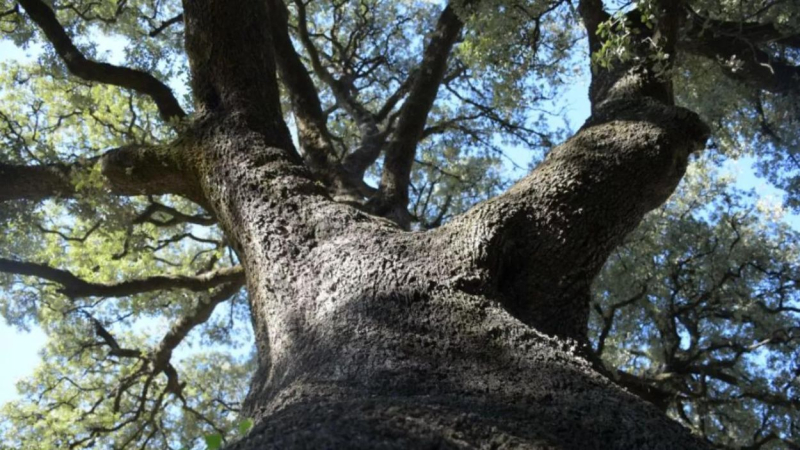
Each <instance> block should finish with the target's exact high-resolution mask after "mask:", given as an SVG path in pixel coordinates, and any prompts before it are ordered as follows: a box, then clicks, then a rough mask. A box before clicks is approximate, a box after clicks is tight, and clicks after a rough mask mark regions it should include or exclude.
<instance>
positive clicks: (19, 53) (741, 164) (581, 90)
mask: <svg viewBox="0 0 800 450" xmlns="http://www.w3.org/2000/svg"><path fill="white" fill-rule="evenodd" d="M100 42H101V45H100V48H99V50H101V52H104V51H106V50H107V51H108V52H109V53H107V55H108V56H109V59H110V60H111V61H112V62H113V60H114V59H116V58H115V57H114V56H115V55H114V53H116V52H117V51H119V50H121V49H122V48H123V47H124V42H123V41H120V40H101V41H100ZM40 51H41V50H40V47H36V46H33V47H31V48H30V49H29V50H21V49H19V48H17V47H15V46H14V45H13V44H12V43H10V42H8V41H3V40H0V62H2V61H9V60H30V59H32V58H33V57H35V55H36V54H37V53H39V52H40ZM118 55H119V53H117V56H118ZM170 84H171V85H173V87H174V88H176V89H177V90H179V91H184V90H185V87H184V86H176V84H177V83H175V82H174V80H173V82H172V83H170ZM587 90H588V83H587V82H586V80H577V82H575V83H573V84H572V86H571V87H570V88H569V89H568V90H567V91H566V92H565V93H564V95H563V96H561V97H560V98H559V99H558V100H557V104H556V105H554V108H553V110H559V109H561V107H563V108H564V111H565V116H566V119H567V120H568V122H569V124H570V126H571V127H572V128H577V127H578V126H579V125H580V124H581V123H582V122H583V121H584V120H585V118H586V117H587V116H588V114H589V103H588V99H587V94H586V93H587ZM508 156H509V157H510V158H511V159H512V160H514V162H515V163H516V164H518V165H519V166H522V167H526V166H527V164H528V162H529V160H530V156H531V155H530V154H529V153H528V152H526V151H524V150H522V149H509V150H508ZM752 162H753V160H752V159H742V160H739V161H729V162H728V163H726V166H725V168H724V170H725V171H730V172H732V173H734V174H736V175H737V186H738V187H740V188H742V189H754V190H755V191H756V193H757V194H758V195H759V196H760V197H772V198H774V199H775V201H779V200H780V198H781V197H782V191H780V190H778V189H775V188H774V187H772V186H770V185H769V184H768V183H766V182H765V181H764V180H761V179H759V178H757V177H756V176H755V175H754V172H753V170H752V168H751V166H752ZM508 169H509V170H510V171H513V169H512V166H511V164H508ZM515 172H516V173H515V175H516V176H519V175H521V173H519V172H518V171H515ZM787 221H789V223H791V224H792V226H793V227H794V228H795V229H800V220H798V217H797V216H794V215H790V216H787ZM162 325H163V326H164V327H165V326H166V325H165V324H162ZM159 334H160V333H159ZM45 341H46V336H45V335H44V333H43V332H42V331H41V330H39V329H38V328H33V329H32V330H31V331H30V332H24V331H20V330H17V329H15V328H12V327H9V326H8V325H7V324H6V323H5V321H4V320H2V319H0V362H2V364H3V367H2V369H0V405H2V404H4V403H5V402H7V401H8V400H12V399H14V398H16V397H17V393H16V388H15V383H16V381H17V380H19V379H20V378H22V377H25V376H27V375H30V374H31V373H32V372H33V370H34V368H35V367H36V364H37V363H38V361H39V352H40V350H41V349H42V347H43V346H44V344H45Z"/></svg>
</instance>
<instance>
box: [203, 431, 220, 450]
mask: <svg viewBox="0 0 800 450" xmlns="http://www.w3.org/2000/svg"><path fill="white" fill-rule="evenodd" d="M205 438H206V445H207V446H208V447H207V448H208V450H218V449H220V448H222V435H221V434H219V433H214V434H207V435H206V436H205Z"/></svg>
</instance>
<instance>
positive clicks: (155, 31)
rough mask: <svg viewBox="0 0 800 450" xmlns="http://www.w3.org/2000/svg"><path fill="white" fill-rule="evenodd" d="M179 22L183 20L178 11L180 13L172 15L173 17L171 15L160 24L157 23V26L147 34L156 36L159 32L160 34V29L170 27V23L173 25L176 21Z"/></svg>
mask: <svg viewBox="0 0 800 450" xmlns="http://www.w3.org/2000/svg"><path fill="white" fill-rule="evenodd" d="M180 22H183V13H180V14H178V15H176V16H174V17H171V18H169V19H167V20H165V21H164V22H162V23H161V25H159V26H158V27H156V28H154V29H153V31H151V32H150V33H148V36H150V37H156V36H158V35H159V34H161V32H162V31H164V30H166V29H167V28H169V27H171V26H172V25H175V24H176V23H180Z"/></svg>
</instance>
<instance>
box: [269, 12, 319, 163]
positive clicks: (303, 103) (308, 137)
mask: <svg viewBox="0 0 800 450" xmlns="http://www.w3.org/2000/svg"><path fill="white" fill-rule="evenodd" d="M267 4H268V6H269V11H270V19H271V20H272V26H271V27H270V30H271V31H272V44H273V45H274V46H275V60H276V61H277V63H278V64H277V65H278V70H279V72H280V75H281V81H282V82H283V84H284V85H285V86H286V88H287V89H288V91H289V95H290V98H291V100H292V109H293V110H294V115H295V120H296V122H297V132H298V133H297V134H298V139H299V141H300V145H301V146H302V148H303V150H304V151H305V156H306V158H305V159H306V162H307V163H308V165H309V166H310V168H311V170H312V171H314V172H316V173H324V172H325V171H327V170H329V169H330V168H331V165H332V162H331V161H330V158H331V156H333V155H335V150H334V147H333V142H332V141H331V136H330V132H329V131H328V126H327V117H326V115H325V113H324V112H323V111H322V103H321V102H320V99H319V95H318V93H317V88H316V86H314V81H313V80H312V79H311V76H310V75H309V74H308V71H307V70H306V67H305V65H304V64H303V62H302V61H301V60H300V55H298V54H297V51H295V49H294V45H292V40H291V38H290V36H289V26H288V20H289V18H288V11H287V9H286V5H285V4H284V2H283V0H269V1H268V3H267Z"/></svg>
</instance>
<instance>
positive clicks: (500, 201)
mask: <svg viewBox="0 0 800 450" xmlns="http://www.w3.org/2000/svg"><path fill="white" fill-rule="evenodd" d="M184 4H185V14H186V23H187V48H188V49H189V54H190V57H191V58H192V74H193V79H194V80H195V82H194V86H195V91H196V94H197V102H198V109H199V110H200V111H201V114H200V117H199V118H198V119H197V120H196V122H195V124H194V127H193V129H192V131H191V133H190V135H189V136H188V137H187V138H186V139H187V141H188V142H190V143H189V144H187V145H185V146H184V147H183V148H185V149H186V150H185V151H186V154H187V155H188V156H186V157H185V159H186V160H187V161H190V162H191V163H190V164H189V166H190V167H191V168H192V179H194V180H195V182H196V183H197V184H198V185H199V186H200V188H201V190H202V192H203V194H204V197H205V199H206V201H207V203H208V204H209V205H210V208H211V209H212V210H213V212H214V213H215V216H216V217H217V218H218V220H219V223H220V225H221V226H222V227H223V229H224V230H225V232H226V235H227V238H228V239H229V240H230V242H232V243H233V246H234V248H235V249H236V251H237V252H238V255H239V259H240V260H241V262H242V265H243V267H244V268H245V271H246V273H247V287H248V291H249V299H250V307H251V311H252V319H253V324H254V329H255V336H256V344H257V348H258V371H257V373H256V375H255V377H254V379H253V382H252V388H251V392H250V394H249V396H248V400H247V402H246V407H245V414H246V415H247V416H250V417H253V418H254V419H255V420H256V423H257V424H258V425H257V426H256V427H255V429H254V430H253V431H252V432H251V433H250V435H249V436H248V437H247V438H246V439H244V440H243V441H242V442H240V443H237V444H235V445H234V446H233V447H232V448H235V449H256V448H258V449H263V448H418V447H436V448H439V447H442V448H467V447H481V448H484V447H485V448H703V445H702V444H701V443H700V442H699V441H697V440H695V439H694V438H692V437H691V436H690V435H689V433H688V432H687V431H685V430H683V429H682V428H681V427H680V426H679V425H678V424H676V423H674V422H672V421H670V420H669V419H668V418H666V417H665V416H664V415H663V413H662V412H660V411H659V410H658V409H657V408H655V407H653V406H652V405H650V404H648V403H646V402H645V401H643V400H641V399H639V398H638V397H636V396H634V395H632V394H629V393H626V392H625V391H623V390H622V389H621V388H619V387H618V386H617V385H615V384H614V383H613V382H612V381H610V380H609V379H608V378H606V377H605V376H603V375H602V374H600V373H599V372H597V371H596V370H595V369H594V368H593V366H592V364H591V363H590V362H588V361H587V360H586V359H584V358H583V357H582V356H581V355H582V354H584V350H585V345H586V341H585V332H584V330H585V326H586V315H587V308H588V297H587V289H588V286H589V283H590V282H591V279H592V278H593V277H594V275H595V274H596V272H597V270H598V269H599V268H600V266H601V265H602V263H603V261H604V260H605V258H606V256H607V255H608V253H609V252H610V251H611V250H612V249H613V248H614V246H616V245H617V243H618V242H619V241H620V239H621V238H622V237H623V236H624V235H625V234H626V233H627V232H628V231H630V230H631V229H632V228H633V227H635V226H636V224H637V223H638V222H639V220H640V219H641V217H642V215H643V214H644V213H646V212H647V211H649V210H650V209H652V208H655V207H656V206H658V205H659V204H661V203H662V202H663V201H664V200H666V198H667V197H668V196H669V195H670V193H671V192H672V190H673V189H674V188H675V186H676V185H677V183H678V181H679V180H680V178H681V176H682V175H683V170H684V168H685V165H686V161H687V158H688V156H689V154H690V153H691V152H692V151H695V150H697V149H698V148H701V147H702V144H703V142H704V141H705V138H706V135H707V130H706V128H705V126H704V125H703V124H702V123H701V122H700V121H699V120H698V119H697V117H696V116H695V115H694V114H692V113H690V112H688V111H686V110H683V109H680V108H676V107H674V106H672V105H671V104H670V102H669V101H664V100H665V96H667V95H668V94H667V93H668V92H669V90H668V88H665V87H664V86H663V85H662V86H656V87H658V89H656V90H655V91H653V90H652V89H650V87H651V85H652V86H655V85H656V83H659V82H661V81H654V80H651V79H646V80H644V82H642V80H643V78H641V77H640V75H641V74H642V71H641V70H638V69H637V68H632V67H629V68H627V69H629V70H625V71H621V72H614V73H605V74H600V73H598V74H596V77H597V79H598V80H599V81H600V82H601V85H602V86H605V87H604V88H602V89H600V90H596V91H594V92H593V95H594V98H595V108H594V114H593V117H592V118H591V119H590V120H589V121H588V122H587V123H586V124H585V125H584V127H583V128H582V129H581V131H579V132H578V134H577V135H576V136H575V137H573V138H572V139H571V140H569V141H568V142H566V143H565V144H563V145H562V146H560V147H559V148H557V149H555V150H554V151H553V152H552V153H551V154H550V155H549V156H548V158H547V160H546V161H545V162H544V163H543V164H542V165H541V166H540V167H538V168H537V169H536V170H535V171H534V172H533V173H532V174H531V175H529V176H528V177H526V178H525V179H524V180H523V181H521V182H520V183H518V184H517V185H516V186H515V187H514V188H512V189H511V190H510V191H509V192H508V193H506V194H505V195H503V196H500V197H498V198H496V199H494V200H492V201H490V202H486V203H484V204H482V205H479V206H478V207H476V208H475V209H473V210H472V211H471V212H469V213H468V214H466V215H464V216H462V217H460V218H458V219H456V220H454V221H453V222H452V223H450V224H448V225H446V226H444V227H441V228H439V229H436V230H432V231H427V232H406V231H403V230H401V229H400V228H398V227H397V226H395V225H394V224H392V223H390V222H387V221H385V220H383V219H380V218H376V217H373V216H369V215H367V214H365V213H363V212H360V211H358V210H356V209H353V208H351V207H348V206H346V205H342V204H338V203H335V202H333V201H332V200H331V199H330V198H329V196H328V194H327V191H326V190H325V189H324V187H323V186H322V185H321V184H319V183H317V182H315V181H314V179H313V178H312V175H311V172H310V171H309V170H307V169H306V167H305V166H304V165H303V162H302V160H301V159H300V158H299V157H298V156H297V154H296V152H295V151H294V149H293V148H292V147H291V144H290V143H289V139H288V133H286V130H285V126H269V124H271V123H272V124H274V123H275V122H277V121H279V119H280V115H279V110H276V108H277V106H275V105H278V104H279V103H278V101H277V100H278V98H277V95H278V94H277V88H276V87H275V85H274V83H275V78H274V74H273V71H274V68H273V67H272V61H273V59H272V57H271V55H270V54H269V49H270V48H271V47H270V36H269V35H268V34H266V33H256V32H254V31H253V29H252V28H251V27H245V28H243V27H242V26H241V22H242V21H243V20H250V19H249V18H250V17H256V18H263V17H264V16H265V15H266V14H268V13H267V12H266V8H265V5H264V3H263V2H260V1H258V0H243V1H240V2H237V6H236V8H230V7H229V6H228V5H229V3H228V2H227V1H225V0H202V1H198V0H191V1H190V0H186V1H185V2H184ZM209 14H211V15H209ZM210 17H213V19H211V18H210ZM246 18H247V19H246ZM209 20H211V21H213V24H212V23H208V21H209ZM234 29H235V30H243V31H231V30H234ZM225 30H228V31H225ZM243 39H246V41H245V40H243ZM235 42H247V45H246V46H236V45H233V44H234V43H235ZM217 48H222V49H226V50H230V49H232V48H236V49H238V50H236V52H230V51H228V52H227V53H225V54H218V55H213V54H212V55H209V53H213V52H214V51H216V50H215V49H217ZM246 49H251V50H250V51H251V52H253V54H248V53H247V52H246ZM230 53H233V55H230ZM244 62H247V65H246V66H245V67H246V68H247V69H248V70H246V71H245V72H246V76H243V75H241V74H240V72H242V70H241V69H237V70H236V71H235V73H234V71H233V70H232V69H230V67H229V65H230V64H242V63H244ZM603 77H605V78H604V79H601V78H603ZM245 79H246V80H256V79H257V80H259V83H261V86H259V87H258V88H257V90H258V95H259V97H257V99H258V101H256V102H253V101H252V99H253V98H256V97H255V93H253V94H252V95H250V94H247V93H248V92H249V90H250V89H252V85H251V84H250V83H244V82H243V81H244V80H245ZM653 92H658V93H659V94H658V95H652V93H653ZM245 100H247V101H245ZM666 100H669V99H666ZM263 105H272V106H269V107H268V108H266V109H264V108H261V106H263ZM251 114H255V116H251ZM254 118H257V119H258V120H254ZM265 124H266V125H265Z"/></svg>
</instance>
